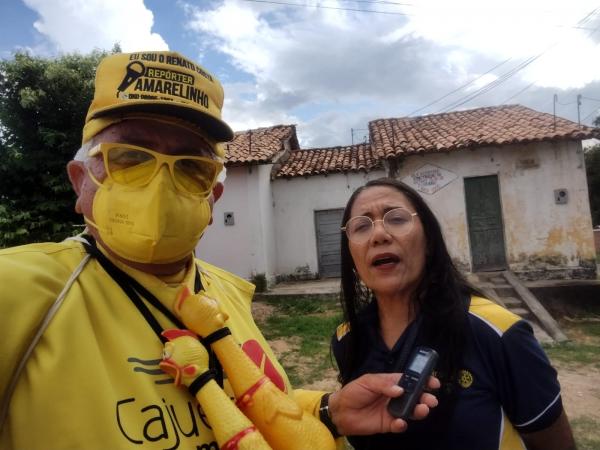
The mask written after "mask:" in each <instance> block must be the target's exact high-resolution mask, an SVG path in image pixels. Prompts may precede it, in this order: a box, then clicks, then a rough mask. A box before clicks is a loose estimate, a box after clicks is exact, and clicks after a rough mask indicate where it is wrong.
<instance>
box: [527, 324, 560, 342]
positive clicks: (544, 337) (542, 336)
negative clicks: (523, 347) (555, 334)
mask: <svg viewBox="0 0 600 450" xmlns="http://www.w3.org/2000/svg"><path fill="white" fill-rule="evenodd" d="M529 324H530V325H531V328H533V334H534V335H535V338H536V339H537V340H538V341H539V342H541V343H542V344H552V343H553V342H554V339H552V338H551V337H550V336H549V335H548V333H546V332H545V331H544V330H543V329H542V328H541V327H540V326H539V325H538V324H537V323H535V322H531V321H530V322H529Z"/></svg>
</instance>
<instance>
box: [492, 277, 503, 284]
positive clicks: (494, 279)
mask: <svg viewBox="0 0 600 450" xmlns="http://www.w3.org/2000/svg"><path fill="white" fill-rule="evenodd" d="M490 281H491V282H492V283H494V284H506V280H505V279H504V277H492V278H490Z"/></svg>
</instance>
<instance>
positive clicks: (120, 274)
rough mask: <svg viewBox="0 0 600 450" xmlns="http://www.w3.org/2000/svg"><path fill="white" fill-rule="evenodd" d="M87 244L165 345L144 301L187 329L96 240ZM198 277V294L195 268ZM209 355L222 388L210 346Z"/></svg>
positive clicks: (88, 238) (199, 284)
mask: <svg viewBox="0 0 600 450" xmlns="http://www.w3.org/2000/svg"><path fill="white" fill-rule="evenodd" d="M85 237H86V240H87V243H84V244H83V246H84V247H85V249H86V251H87V252H88V253H89V254H90V255H91V256H92V257H94V258H95V259H96V260H97V261H98V263H99V264H100V265H101V266H102V268H103V269H104V270H105V271H106V273H107V274H108V275H109V276H110V277H111V278H112V279H113V280H114V281H115V282H116V283H117V284H118V285H119V287H120V288H121V289H122V290H123V292H125V294H126V295H127V297H129V299H130V300H131V302H132V303H133V304H134V306H135V307H136V308H137V310H138V311H139V312H140V314H141V315H142V316H143V317H144V320H146V322H147V323H148V325H150V327H151V328H152V330H153V331H154V333H155V334H156V336H157V337H158V339H160V341H161V342H162V343H163V344H164V343H165V342H167V340H168V339H167V338H165V337H164V336H163V335H162V332H163V331H164V329H163V327H162V326H161V325H160V323H159V322H158V320H157V319H156V317H154V315H153V314H152V312H151V311H150V308H148V306H147V305H146V303H145V302H144V299H145V300H146V301H147V302H148V303H150V304H151V305H152V306H153V307H155V308H156V309H157V310H159V311H160V312H161V313H162V314H163V315H164V316H165V317H167V318H168V319H169V320H170V321H171V322H172V323H173V324H174V325H175V326H176V327H177V328H180V329H182V330H184V329H186V326H185V325H184V324H183V323H182V322H181V321H180V320H179V319H178V318H177V316H175V314H173V313H172V312H171V310H169V309H168V308H167V307H166V306H165V305H164V304H163V303H162V302H161V301H160V300H159V299H158V298H156V296H155V295H154V294H152V292H150V291H149V290H148V289H146V288H145V287H144V286H142V285H141V283H139V282H138V281H137V280H136V279H135V278H133V277H132V276H130V275H129V274H127V273H125V272H124V271H122V270H121V269H119V268H118V267H117V266H116V265H115V264H114V263H113V262H112V261H111V260H110V259H108V258H107V257H106V255H104V253H102V252H101V251H100V250H99V249H98V247H97V245H96V241H95V240H94V238H92V237H91V236H85ZM195 270H196V275H195V278H194V293H196V294H197V293H198V292H200V291H201V290H202V288H203V287H202V280H201V279H200V272H199V271H198V268H197V267H195ZM205 346H206V349H207V351H208V354H209V368H210V369H212V370H214V371H215V372H216V380H217V382H218V383H219V385H220V386H223V370H222V368H221V365H220V364H219V361H218V360H217V358H216V356H215V354H214V352H213V351H212V349H211V348H210V346H209V345H205Z"/></svg>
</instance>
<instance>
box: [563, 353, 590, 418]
mask: <svg viewBox="0 0 600 450" xmlns="http://www.w3.org/2000/svg"><path fill="white" fill-rule="evenodd" d="M556 368H557V370H558V379H559V380H560V385H561V388H562V400H563V405H564V407H565V411H566V412H567V415H568V416H569V419H571V420H572V419H576V418H578V417H585V418H588V419H593V420H596V421H600V384H599V383H598V380H600V369H596V368H594V367H589V366H585V367H582V368H573V367H565V366H564V365H562V364H558V365H556Z"/></svg>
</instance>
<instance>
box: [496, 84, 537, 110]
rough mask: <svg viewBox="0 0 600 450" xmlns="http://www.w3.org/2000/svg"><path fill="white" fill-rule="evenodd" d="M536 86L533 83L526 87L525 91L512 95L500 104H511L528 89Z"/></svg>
mask: <svg viewBox="0 0 600 450" xmlns="http://www.w3.org/2000/svg"><path fill="white" fill-rule="evenodd" d="M534 84H535V81H532V82H531V83H529V84H528V85H527V86H525V87H524V88H523V89H521V90H520V91H519V92H517V93H516V94H514V95H511V96H510V97H508V98H507V99H506V100H504V101H503V102H502V103H500V104H501V105H505V104H507V103H508V102H510V101H511V100H512V99H513V98H515V97H518V96H519V95H521V94H522V93H523V92H525V91H526V90H527V89H529V88H530V87H531V86H533V85H534Z"/></svg>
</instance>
